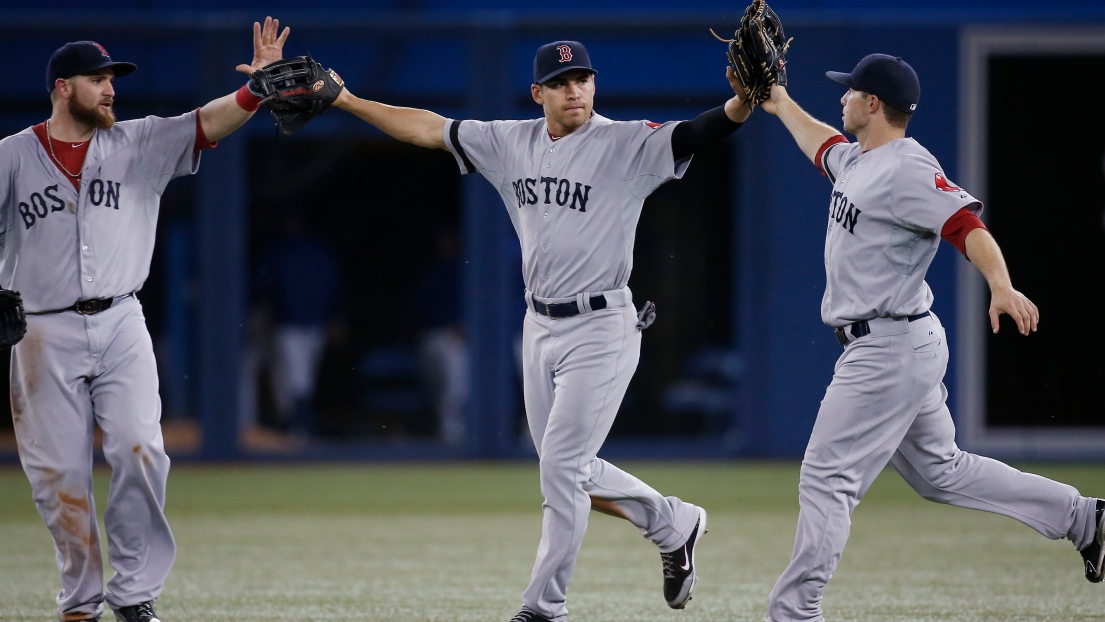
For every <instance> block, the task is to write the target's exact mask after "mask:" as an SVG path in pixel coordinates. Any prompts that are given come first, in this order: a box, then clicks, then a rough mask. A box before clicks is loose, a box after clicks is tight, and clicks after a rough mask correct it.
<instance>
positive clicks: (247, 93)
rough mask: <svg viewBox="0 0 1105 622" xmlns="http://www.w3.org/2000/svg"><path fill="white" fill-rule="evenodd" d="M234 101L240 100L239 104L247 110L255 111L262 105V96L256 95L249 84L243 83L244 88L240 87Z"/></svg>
mask: <svg viewBox="0 0 1105 622" xmlns="http://www.w3.org/2000/svg"><path fill="white" fill-rule="evenodd" d="M234 101H236V102H238V106H239V107H241V109H242V110H245V111H246V112H254V111H256V110H257V109H258V108H260V107H261V97H259V96H257V95H254V94H253V91H251V90H249V85H248V84H243V85H242V88H240V89H238V92H237V93H236V94H235V95H234Z"/></svg>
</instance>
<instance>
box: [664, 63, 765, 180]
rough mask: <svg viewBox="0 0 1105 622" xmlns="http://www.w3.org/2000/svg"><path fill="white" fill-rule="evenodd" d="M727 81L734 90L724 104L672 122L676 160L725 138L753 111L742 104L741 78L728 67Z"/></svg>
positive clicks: (672, 143)
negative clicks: (681, 120)
mask: <svg viewBox="0 0 1105 622" xmlns="http://www.w3.org/2000/svg"><path fill="white" fill-rule="evenodd" d="M727 75H728V76H729V84H730V85H731V86H732V87H733V92H734V93H736V95H734V96H733V97H730V98H729V99H728V100H727V101H726V102H725V105H723V106H718V107H717V108H713V109H711V110H707V111H706V112H703V113H702V114H700V115H698V116H697V117H695V118H694V119H692V120H690V121H683V122H681V123H680V124H679V125H677V126H675V129H674V130H672V133H671V153H672V156H673V159H674V160H675V161H676V162H678V161H679V160H682V159H683V158H686V157H689V156H691V155H694V154H695V153H698V150H699V149H702V148H703V147H706V146H709V145H713V144H715V143H719V142H721V141H723V140H725V139H726V138H728V137H729V136H730V135H731V134H732V133H733V132H735V131H737V128H739V127H740V126H741V124H742V123H744V122H745V121H746V120H747V119H748V115H750V114H752V109H751V108H749V107H748V106H745V105H744V100H743V99H742V98H741V94H742V93H743V92H744V91H743V89H742V88H741V86H740V82H739V81H736V78H735V76H734V75H733V69H732V68H729V69H728V74H727Z"/></svg>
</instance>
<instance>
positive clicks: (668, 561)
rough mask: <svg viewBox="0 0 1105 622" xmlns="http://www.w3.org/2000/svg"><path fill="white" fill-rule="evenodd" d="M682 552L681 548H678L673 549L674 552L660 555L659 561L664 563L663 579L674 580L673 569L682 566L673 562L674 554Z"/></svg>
mask: <svg viewBox="0 0 1105 622" xmlns="http://www.w3.org/2000/svg"><path fill="white" fill-rule="evenodd" d="M682 550H683V549H682V548H679V549H675V550H674V551H672V552H670V553H660V561H662V562H663V563H664V578H665V579H674V578H675V568H676V567H677V566H682V564H680V563H678V562H676V561H675V554H676V553H678V552H680V551H682Z"/></svg>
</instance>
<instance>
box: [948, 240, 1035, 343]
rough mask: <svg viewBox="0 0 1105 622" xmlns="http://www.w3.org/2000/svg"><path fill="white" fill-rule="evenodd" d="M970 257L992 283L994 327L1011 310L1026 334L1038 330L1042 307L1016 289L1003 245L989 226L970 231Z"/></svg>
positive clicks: (1012, 315)
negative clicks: (1000, 246) (1007, 265)
mask: <svg viewBox="0 0 1105 622" xmlns="http://www.w3.org/2000/svg"><path fill="white" fill-rule="evenodd" d="M966 247H967V257H968V258H969V259H970V260H971V263H973V264H974V265H975V267H976V268H978V271H979V272H981V273H982V276H983V277H985V278H986V282H987V283H989V284H990V328H991V329H993V331H994V332H995V333H996V332H998V328H999V326H998V319H999V318H1000V316H1001V314H1003V313H1007V314H1009V317H1011V318H1013V321H1015V322H1016V323H1017V331H1018V332H1019V333H1020V334H1022V335H1027V334H1029V333H1030V332H1036V325H1037V324H1038V323H1039V322H1040V311H1039V309H1037V308H1036V305H1034V304H1032V301H1031V300H1029V299H1028V298H1027V297H1026V296H1025V295H1024V294H1022V293H1020V292H1018V291H1017V290H1015V289H1013V283H1012V281H1011V279H1010V278H1009V269H1008V268H1007V267H1006V265H1005V258H1004V257H1003V256H1002V254H1001V248H999V247H998V243H997V241H996V240H994V236H992V235H990V232H989V231H987V230H986V229H981V228H980V229H974V230H972V231H971V232H970V233H968V234H967V240H966Z"/></svg>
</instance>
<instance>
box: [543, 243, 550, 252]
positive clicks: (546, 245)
mask: <svg viewBox="0 0 1105 622" xmlns="http://www.w3.org/2000/svg"><path fill="white" fill-rule="evenodd" d="M541 250H543V251H547V250H549V245H548V244H542V245H541Z"/></svg>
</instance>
